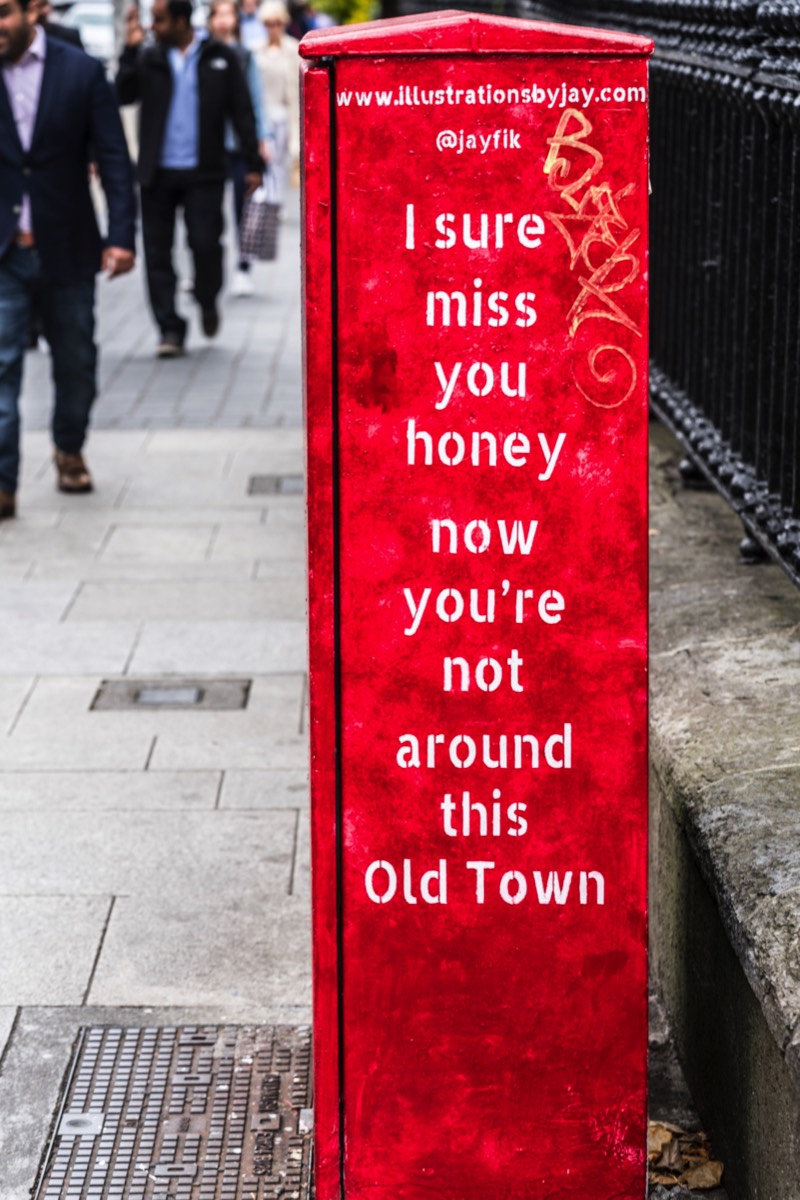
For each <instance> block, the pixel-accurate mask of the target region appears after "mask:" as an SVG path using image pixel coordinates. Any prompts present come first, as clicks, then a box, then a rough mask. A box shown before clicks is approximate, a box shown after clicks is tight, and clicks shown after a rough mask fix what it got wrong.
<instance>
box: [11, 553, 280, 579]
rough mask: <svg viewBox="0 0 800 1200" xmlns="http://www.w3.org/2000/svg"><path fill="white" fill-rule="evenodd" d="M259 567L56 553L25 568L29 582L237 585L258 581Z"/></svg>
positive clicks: (234, 561) (242, 561)
mask: <svg viewBox="0 0 800 1200" xmlns="http://www.w3.org/2000/svg"><path fill="white" fill-rule="evenodd" d="M258 568H259V564H258V560H257V559H254V558H253V559H250V558H228V559H224V558H219V559H214V560H191V559H187V560H186V561H184V562H165V561H164V560H163V559H161V560H158V559H155V560H153V561H148V560H143V559H111V560H109V561H108V562H106V561H103V560H102V559H84V560H82V561H76V560H75V559H74V558H61V557H60V556H59V555H58V554H56V555H55V556H53V557H50V556H49V555H48V556H46V557H41V558H32V559H30V560H29V561H28V562H27V563H26V566H25V576H26V578H29V579H77V578H79V579H81V580H83V581H84V582H87V581H89V580H101V579H106V580H107V579H113V580H117V581H119V580H127V579H129V580H134V581H138V582H142V581H145V582H146V581H148V580H153V581H154V582H165V581H169V580H174V579H183V580H187V579H195V580H198V581H201V580H204V579H226V580H230V581H231V583H236V582H237V581H238V580H242V579H254V578H255V577H256V572H257V571H258Z"/></svg>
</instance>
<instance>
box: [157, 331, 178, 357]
mask: <svg viewBox="0 0 800 1200" xmlns="http://www.w3.org/2000/svg"><path fill="white" fill-rule="evenodd" d="M184 353H185V351H184V348H183V336H182V335H181V334H180V333H175V332H174V331H173V330H168V331H167V333H162V335H161V341H160V342H159V343H158V348H157V350H156V357H157V358H180V356H181V355H182V354H184Z"/></svg>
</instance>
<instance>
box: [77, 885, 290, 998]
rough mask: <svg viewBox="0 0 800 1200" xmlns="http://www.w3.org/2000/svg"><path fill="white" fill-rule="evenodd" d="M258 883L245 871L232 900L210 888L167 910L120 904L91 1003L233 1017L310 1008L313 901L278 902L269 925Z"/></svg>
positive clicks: (141, 898)
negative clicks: (221, 1010) (203, 1009)
mask: <svg viewBox="0 0 800 1200" xmlns="http://www.w3.org/2000/svg"><path fill="white" fill-rule="evenodd" d="M212 877H213V876H212ZM250 882H251V881H250V877H249V872H247V871H244V870H243V871H240V872H239V873H238V874H237V875H235V876H233V877H232V879H231V880H230V881H229V883H228V886H227V887H226V889H225V894H224V896H221V895H218V894H215V893H213V892H212V890H211V889H209V888H207V889H206V891H205V892H204V893H195V894H194V895H188V894H186V893H183V894H181V895H177V896H175V897H174V899H171V902H170V905H169V909H168V910H167V909H166V908H165V906H164V904H163V903H160V902H159V899H158V896H157V895H142V894H140V895H138V896H135V897H128V898H123V899H120V900H118V901H117V903H116V905H115V907H114V913H113V916H112V919H111V922H110V924H109V928H108V932H107V934H106V938H105V941H104V943H103V952H102V955H101V956H100V960H99V963H98V965H97V969H96V971H95V975H94V979H93V982H92V990H91V993H90V997H89V999H90V1002H91V1003H93V1004H102V1005H115V1004H119V1005H123V1004H140V1005H161V1006H166V1005H178V1006H183V1007H186V1008H189V1007H194V1006H197V1005H205V1006H208V1005H218V1006H224V1007H225V1008H226V1009H227V1010H228V1011H235V1010H236V1009H238V1008H245V1009H250V1010H252V1009H253V1008H254V1007H255V1006H256V1005H261V1006H264V1007H266V1008H274V1007H277V1006H279V1005H281V1004H284V1003H286V1001H287V1000H291V1002H292V1003H293V1004H296V1005H304V1006H307V1005H310V1003H311V972H310V958H311V937H310V922H311V914H310V906H309V901H308V899H307V898H305V897H294V896H291V897H290V896H284V897H282V898H281V899H280V900H278V899H277V898H275V899H273V900H272V901H271V903H270V905H269V916H268V918H267V917H266V909H265V905H264V902H263V894H262V893H261V889H256V890H254V889H253V888H252V887H251V886H250ZM232 923H235V929H236V936H235V937H232V936H231V931H232V927H233V925H232Z"/></svg>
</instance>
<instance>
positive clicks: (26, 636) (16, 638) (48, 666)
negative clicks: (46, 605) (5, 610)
mask: <svg viewBox="0 0 800 1200" xmlns="http://www.w3.org/2000/svg"><path fill="white" fill-rule="evenodd" d="M138 629H139V627H138V625H137V623H136V622H134V621H84V622H81V623H78V622H76V623H75V624H73V625H65V624H61V623H58V622H55V621H37V620H31V621H26V620H21V619H20V618H19V617H16V618H13V617H9V618H8V619H7V620H4V621H3V656H2V668H3V672H4V673H7V674H9V675H103V674H109V675H113V674H121V673H122V672H123V671H124V670H125V667H126V665H127V663H128V659H129V657H130V654H131V651H132V649H133V646H134V643H135V640H136V636H137V634H138Z"/></svg>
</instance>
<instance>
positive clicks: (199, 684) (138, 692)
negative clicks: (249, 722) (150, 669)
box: [91, 677, 253, 712]
mask: <svg viewBox="0 0 800 1200" xmlns="http://www.w3.org/2000/svg"><path fill="white" fill-rule="evenodd" d="M252 684H253V681H252V679H173V678H171V677H170V678H168V679H165V678H161V679H104V680H103V682H102V683H101V685H100V687H99V688H98V690H97V693H96V695H95V697H94V700H93V701H92V704H91V709H92V712H117V711H120V710H130V709H150V710H152V709H154V708H160V709H175V710H177V711H181V712H208V711H211V710H214V711H215V712H226V711H231V710H233V709H238V708H247V701H248V699H249V697H250V688H251V687H252Z"/></svg>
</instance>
